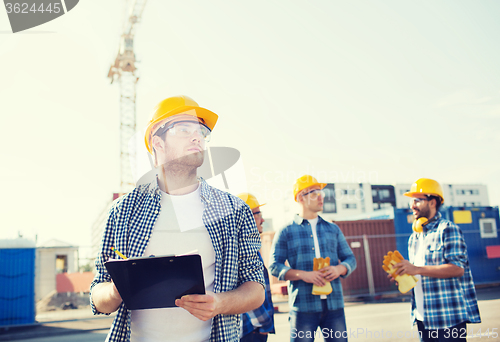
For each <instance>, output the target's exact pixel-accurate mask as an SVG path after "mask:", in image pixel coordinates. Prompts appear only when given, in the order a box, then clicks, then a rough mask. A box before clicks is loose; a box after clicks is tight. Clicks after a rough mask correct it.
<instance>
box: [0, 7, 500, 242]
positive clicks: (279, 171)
mask: <svg viewBox="0 0 500 342" xmlns="http://www.w3.org/2000/svg"><path fill="white" fill-rule="evenodd" d="M123 3H124V2H121V1H118V0H106V1H98V0H84V1H80V3H79V4H78V5H77V6H76V7H75V8H74V9H73V10H72V11H70V12H68V13H67V14H65V15H64V16H62V17H60V18H58V19H56V20H53V21H51V22H49V23H46V24H44V25H41V26H38V27H35V28H32V29H30V30H27V31H24V32H20V33H16V34H12V33H11V31H10V26H9V22H8V18H7V15H6V12H5V11H4V10H3V9H0V61H1V63H2V67H1V68H0V114H1V116H0V120H1V121H0V144H1V145H0V146H1V149H2V154H1V157H2V162H1V163H0V171H1V175H2V178H3V179H4V182H5V184H4V187H3V191H2V193H3V196H2V204H1V206H0V210H1V215H0V216H1V217H2V223H1V226H0V227H1V228H0V238H2V237H12V236H15V235H16V234H17V232H18V231H19V232H21V233H22V234H24V235H25V236H34V235H35V234H37V235H38V239H39V242H42V243H43V242H44V241H47V240H49V239H52V238H57V239H60V240H63V241H67V242H69V243H72V244H78V245H84V246H85V245H89V244H90V227H91V224H92V223H93V222H94V220H95V219H96V218H97V215H98V213H99V212H100V211H101V210H102V209H103V207H104V205H105V204H106V203H107V202H108V201H109V199H110V198H111V196H112V193H113V192H117V191H119V144H118V143H119V87H118V85H117V84H116V83H115V84H113V85H110V82H109V80H108V79H107V78H106V76H107V72H108V69H109V66H110V64H111V62H112V61H113V60H114V58H115V57H116V52H117V48H118V42H119V38H120V32H121V23H122V17H123V13H124V9H123V7H124V6H123ZM499 17H500V2H498V1H474V2H472V1H456V0H453V1H439V2H431V1H419V2H415V1H401V0H397V1H356V2H351V1H349V2H348V1H331V0H328V1H326V0H325V1H320V0H313V1H307V2H306V1H294V0H289V1H269V0H266V1H251V2H234V1H228V0H227V1H202V0H198V1H160V0H149V1H148V3H147V5H146V8H145V11H144V14H143V20H142V23H141V25H140V26H139V27H138V30H137V34H136V39H135V51H136V55H137V58H138V60H139V61H140V63H139V64H138V68H139V74H140V80H139V82H138V84H137V126H138V136H142V134H143V133H142V132H143V131H144V128H145V125H146V123H147V121H148V120H149V119H150V116H151V110H152V108H153V107H154V106H155V105H156V103H157V102H159V101H160V100H162V99H163V98H166V97H169V96H172V95H178V94H185V95H188V96H190V97H192V98H193V99H195V100H196V101H197V102H198V103H199V104H200V105H201V106H203V107H206V108H208V109H210V110H212V111H214V112H216V113H217V114H219V122H218V123H217V126H216V127H215V129H214V132H213V134H212V141H211V143H210V145H211V146H228V147H233V148H236V149H238V150H239V151H240V152H241V156H242V157H241V160H240V161H239V162H238V165H239V166H238V165H236V167H235V170H237V173H239V174H240V176H241V174H242V173H243V177H240V178H239V179H238V180H237V181H233V184H235V185H232V187H230V188H231V189H230V191H231V192H236V193H237V192H239V191H241V190H245V189H248V190H249V191H251V192H253V193H255V195H257V197H258V199H259V201H261V202H267V203H268V205H267V206H266V207H264V208H263V212H264V216H265V217H268V218H273V217H275V218H278V217H280V214H281V213H282V211H283V201H284V198H285V197H286V196H290V193H291V188H292V184H293V182H294V181H295V179H296V178H297V177H299V176H301V175H302V174H304V173H312V174H313V175H318V174H319V175H322V176H323V177H324V178H326V179H320V181H326V182H351V181H352V182H371V183H378V184H395V183H412V182H413V181H415V180H416V179H418V178H420V177H429V178H434V179H436V180H438V181H440V182H442V183H465V184H486V185H487V186H488V191H489V199H490V204H491V205H499V204H500V162H499V160H498V151H499V145H500V135H499V134H498V128H499V127H500V125H499V124H500V63H498V61H499V60H500V42H499V40H498V34H499V32H500V24H499V21H498V18H499ZM141 148H142V149H143V150H142V151H141V156H142V157H144V156H145V148H144V147H143V146H141ZM233 171H234V170H233ZM233 173H234V172H233ZM325 175H326V177H325ZM229 178H230V180H233V179H236V178H231V175H230V177H229ZM242 179H243V180H242ZM212 182H213V183H214V184H222V183H221V179H213V180H212ZM275 221H276V223H279V220H278V219H276V220H275ZM275 228H280V227H275Z"/></svg>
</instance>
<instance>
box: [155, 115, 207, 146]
mask: <svg viewBox="0 0 500 342" xmlns="http://www.w3.org/2000/svg"><path fill="white" fill-rule="evenodd" d="M165 132H168V134H171V135H175V136H177V137H179V138H188V137H191V136H192V135H193V134H194V133H197V134H198V135H199V136H201V137H203V139H204V140H205V141H206V142H209V141H210V135H211V131H210V128H208V127H207V126H205V125H204V124H203V123H201V122H197V121H189V120H183V121H177V122H174V123H172V124H170V125H168V126H167V125H166V124H165V125H163V126H160V128H159V129H158V130H157V131H156V133H155V135H157V136H160V137H161V136H162V135H163V134H165Z"/></svg>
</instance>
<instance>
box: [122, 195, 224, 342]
mask: <svg viewBox="0 0 500 342" xmlns="http://www.w3.org/2000/svg"><path fill="white" fill-rule="evenodd" d="M203 207H204V206H203V203H202V201H201V196H200V186H198V188H197V189H196V190H195V191H193V192H191V193H189V194H186V195H181V196H172V195H169V194H167V193H166V192H163V191H162V192H161V211H160V214H159V216H158V220H157V221H156V224H155V226H154V228H153V232H152V233H151V238H150V240H149V243H148V246H147V247H146V250H145V252H144V256H150V255H154V256H162V255H172V254H174V255H179V254H186V253H189V254H191V253H190V252H192V251H193V250H197V253H198V254H200V256H201V262H202V266H203V275H204V278H205V289H206V290H207V291H213V287H214V277H215V252H214V248H213V245H212V241H211V239H210V236H209V234H208V231H207V229H206V228H205V225H204V224H203V220H202V215H203ZM211 328H212V321H211V320H208V321H206V322H204V321H202V320H199V319H198V318H196V317H194V316H193V315H191V314H190V313H189V312H188V311H186V310H184V309H182V308H162V309H147V310H132V321H131V342H146V341H147V342H160V341H161V342H168V341H171V342H179V341H183V342H191V341H192V342H200V341H209V340H210V332H211Z"/></svg>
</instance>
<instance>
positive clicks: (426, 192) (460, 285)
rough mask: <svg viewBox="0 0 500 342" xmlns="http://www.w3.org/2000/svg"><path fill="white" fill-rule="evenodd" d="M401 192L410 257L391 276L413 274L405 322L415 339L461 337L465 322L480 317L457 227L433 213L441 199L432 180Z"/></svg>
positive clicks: (476, 320) (438, 190)
mask: <svg viewBox="0 0 500 342" xmlns="http://www.w3.org/2000/svg"><path fill="white" fill-rule="evenodd" d="M405 196H408V197H411V201H410V207H411V209H412V210H413V218H414V219H415V221H414V224H413V234H412V235H411V236H410V239H409V241H408V255H409V258H410V260H409V261H408V260H403V261H402V262H400V263H398V264H396V265H395V267H396V268H397V271H396V272H395V274H394V276H397V275H400V274H409V275H413V276H415V277H417V278H418V282H417V285H416V286H415V288H414V289H413V290H412V313H411V321H412V323H415V321H416V323H417V327H418V330H419V334H420V339H421V341H425V342H428V341H436V342H437V341H447V342H451V341H466V337H467V323H480V322H481V318H480V316H479V308H478V306H477V298H476V290H475V288H474V282H473V280H472V274H471V270H470V267H469V260H468V257H467V245H466V244H465V240H464V236H463V234H462V231H461V230H460V228H458V226H456V225H455V224H454V223H453V222H451V221H448V220H446V219H444V218H443V217H442V216H441V214H440V213H439V207H440V206H441V205H442V204H443V203H444V197H443V190H442V188H441V185H440V184H439V183H438V182H436V181H435V180H432V179H428V178H421V179H419V180H417V181H416V182H415V183H413V185H412V186H411V190H410V191H409V192H407V193H405Z"/></svg>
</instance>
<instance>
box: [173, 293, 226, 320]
mask: <svg viewBox="0 0 500 342" xmlns="http://www.w3.org/2000/svg"><path fill="white" fill-rule="evenodd" d="M218 304H219V300H218V299H217V294H215V293H213V292H210V291H207V294H204V295H186V296H182V298H181V299H176V300H175V305H177V306H179V307H181V308H183V309H185V310H187V311H189V313H190V314H191V315H193V316H194V317H196V318H198V319H200V320H202V321H208V320H209V319H211V318H213V317H215V316H217V315H218V314H220V313H221V312H220V310H218V309H219V307H218Z"/></svg>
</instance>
